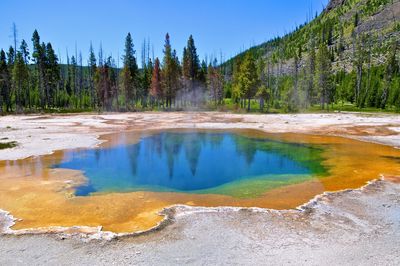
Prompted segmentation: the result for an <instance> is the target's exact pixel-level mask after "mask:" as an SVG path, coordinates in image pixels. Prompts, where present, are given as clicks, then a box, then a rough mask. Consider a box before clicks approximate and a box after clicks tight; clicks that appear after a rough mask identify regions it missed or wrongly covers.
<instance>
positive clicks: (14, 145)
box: [0, 141, 17, 150]
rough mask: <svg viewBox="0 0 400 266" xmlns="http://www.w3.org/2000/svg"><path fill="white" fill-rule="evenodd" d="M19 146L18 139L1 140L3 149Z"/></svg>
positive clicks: (0, 148) (0, 144) (0, 146)
mask: <svg viewBox="0 0 400 266" xmlns="http://www.w3.org/2000/svg"><path fill="white" fill-rule="evenodd" d="M16 146H17V142H16V141H10V142H3V143H1V142H0V150H3V149H10V148H14V147H16Z"/></svg>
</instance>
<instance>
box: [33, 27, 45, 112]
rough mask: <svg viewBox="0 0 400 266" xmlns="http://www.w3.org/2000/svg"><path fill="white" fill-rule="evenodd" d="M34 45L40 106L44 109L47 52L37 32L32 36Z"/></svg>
mask: <svg viewBox="0 0 400 266" xmlns="http://www.w3.org/2000/svg"><path fill="white" fill-rule="evenodd" d="M32 43H33V53H32V57H33V61H34V63H35V65H36V80H37V87H38V89H39V99H40V106H41V108H42V109H44V108H45V106H46V97H45V62H46V57H45V50H43V46H42V45H41V44H40V36H39V33H38V32H37V30H35V31H34V32H33V35H32Z"/></svg>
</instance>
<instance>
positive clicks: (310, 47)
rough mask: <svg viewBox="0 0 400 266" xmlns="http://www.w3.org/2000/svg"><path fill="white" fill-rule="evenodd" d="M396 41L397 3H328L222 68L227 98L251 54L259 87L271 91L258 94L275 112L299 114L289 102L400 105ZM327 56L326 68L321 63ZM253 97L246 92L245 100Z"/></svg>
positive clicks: (304, 104) (398, 24)
mask: <svg viewBox="0 0 400 266" xmlns="http://www.w3.org/2000/svg"><path fill="white" fill-rule="evenodd" d="M399 42H400V0H331V1H330V2H329V4H328V5H327V7H326V8H325V10H324V11H323V12H322V13H321V14H320V15H319V16H317V17H315V19H314V20H312V21H311V22H309V23H305V24H303V25H301V26H299V27H298V28H296V30H294V31H293V32H291V33H289V34H287V35H285V36H284V37H278V38H275V39H273V40H271V41H268V42H266V43H263V44H261V45H258V46H255V47H252V48H250V49H249V50H247V51H245V52H243V53H241V54H239V55H237V56H235V57H234V58H232V59H230V60H228V61H227V62H226V63H225V64H224V65H223V67H224V68H223V69H224V70H225V73H226V76H227V78H228V80H231V81H232V94H233V95H239V96H240V95H242V94H243V93H242V94H241V93H240V86H235V85H237V82H236V81H237V79H235V76H236V77H238V76H239V75H238V73H239V70H240V65H241V63H242V62H243V61H245V58H246V55H251V57H252V58H254V59H255V60H256V63H257V65H258V71H259V79H260V81H261V84H262V85H265V86H266V87H267V88H268V89H269V90H270V92H269V93H266V92H264V93H263V92H262V91H261V94H263V95H265V96H268V97H267V98H269V99H270V100H271V101H272V102H273V104H276V105H277V108H280V106H282V104H284V105H286V107H288V106H289V108H287V109H298V108H297V107H295V108H292V107H290V105H291V103H290V102H291V101H292V102H295V105H298V106H301V107H307V106H308V105H309V104H313V103H314V104H315V103H321V106H322V107H323V106H324V104H325V103H327V104H328V103H332V104H333V103H337V102H339V101H341V102H342V103H344V102H351V103H355V104H356V105H357V106H359V107H364V106H370V107H378V108H386V107H387V104H388V103H389V105H392V106H394V105H397V104H398V105H399V106H400V96H399V93H400V92H398V90H399V89H398V87H400V85H399V84H398V83H399V82H398V78H399V77H398V76H399V71H398V70H399V66H398V63H399V59H398V48H400V45H399ZM321 47H323V48H324V51H322V53H321V54H319V51H320V50H321ZM325 48H326V52H325ZM328 57H329V63H327V64H328V65H330V66H329V68H327V66H324V64H322V62H321V60H325V59H326V58H328ZM319 59H321V60H320V62H318V60H319ZM326 60H328V59H326ZM318 66H321V67H322V68H320V69H318ZM260 67H261V68H260ZM235 72H236V75H235ZM325 72H326V73H325ZM324 73H325V74H326V75H323V74H324ZM321 77H323V79H322V80H321ZM235 82H236V84H235ZM235 88H236V91H235ZM264 91H265V89H264ZM235 93H236V94H235ZM246 93H247V92H246ZM258 94H259V95H260V92H259V93H258ZM256 95H257V93H256V92H255V93H253V95H252V96H251V95H250V94H249V93H247V95H246V98H247V99H250V98H253V96H256ZM293 97H294V98H296V99H293ZM396 103H397V104H396Z"/></svg>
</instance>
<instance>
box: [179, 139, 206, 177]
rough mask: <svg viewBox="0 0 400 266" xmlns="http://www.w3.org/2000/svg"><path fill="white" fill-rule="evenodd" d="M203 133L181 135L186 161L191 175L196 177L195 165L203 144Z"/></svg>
mask: <svg viewBox="0 0 400 266" xmlns="http://www.w3.org/2000/svg"><path fill="white" fill-rule="evenodd" d="M205 139H206V134H205V133H191V134H185V135H183V143H184V149H185V156H186V160H187V161H188V163H189V168H190V171H191V172H192V175H193V176H195V175H196V170H197V164H198V162H199V157H200V153H201V149H202V146H203V144H205Z"/></svg>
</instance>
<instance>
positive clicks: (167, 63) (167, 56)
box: [162, 33, 175, 108]
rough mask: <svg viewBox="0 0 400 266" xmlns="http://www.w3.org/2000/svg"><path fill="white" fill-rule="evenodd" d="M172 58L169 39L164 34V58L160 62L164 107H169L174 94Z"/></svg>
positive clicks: (167, 35)
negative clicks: (161, 62)
mask: <svg viewBox="0 0 400 266" xmlns="http://www.w3.org/2000/svg"><path fill="white" fill-rule="evenodd" d="M174 64H175V62H174V59H173V57H172V48H171V43H170V39H169V34H168V33H167V34H166V35H165V44H164V58H163V64H162V81H163V82H162V85H163V96H164V97H165V105H166V107H167V108H168V107H171V104H172V96H173V94H174V92H173V90H174V84H173V81H174Z"/></svg>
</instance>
